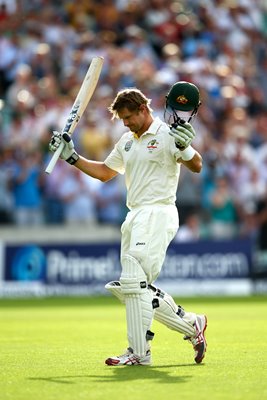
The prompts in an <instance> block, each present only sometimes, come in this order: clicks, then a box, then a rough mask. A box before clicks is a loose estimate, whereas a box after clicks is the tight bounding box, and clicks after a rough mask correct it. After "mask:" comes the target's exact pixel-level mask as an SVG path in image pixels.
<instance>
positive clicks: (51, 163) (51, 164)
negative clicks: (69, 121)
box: [45, 141, 65, 174]
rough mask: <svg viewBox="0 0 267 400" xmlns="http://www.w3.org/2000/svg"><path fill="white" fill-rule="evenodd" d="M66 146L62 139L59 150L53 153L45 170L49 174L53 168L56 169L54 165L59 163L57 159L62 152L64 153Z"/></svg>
mask: <svg viewBox="0 0 267 400" xmlns="http://www.w3.org/2000/svg"><path fill="white" fill-rule="evenodd" d="M64 146H65V144H64V142H63V141H62V142H61V143H60V145H59V146H58V148H57V150H56V151H55V153H54V154H53V157H52V158H51V160H50V162H49V164H48V165H47V167H46V170H45V172H46V173H47V174H51V172H52V171H53V169H54V167H55V165H56V163H57V160H58V159H59V157H60V154H61V153H62V150H63V148H64Z"/></svg>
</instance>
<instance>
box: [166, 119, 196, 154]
mask: <svg viewBox="0 0 267 400" xmlns="http://www.w3.org/2000/svg"><path fill="white" fill-rule="evenodd" d="M169 134H170V135H171V136H173V137H174V140H175V144H176V147H178V149H185V148H186V147H188V146H189V145H190V144H191V142H192V140H193V139H194V137H195V136H196V132H195V130H194V128H193V127H192V125H191V124H190V123H189V122H185V123H184V124H182V125H177V126H172V128H171V130H170V131H169Z"/></svg>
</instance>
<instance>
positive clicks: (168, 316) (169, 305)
mask: <svg viewBox="0 0 267 400" xmlns="http://www.w3.org/2000/svg"><path fill="white" fill-rule="evenodd" d="M105 288H106V289H108V290H110V291H111V292H112V294H114V296H116V297H117V298H118V299H119V300H120V301H121V302H122V303H125V296H124V294H123V293H122V291H121V285H120V282H119V281H112V282H109V283H107V284H106V286H105ZM148 288H149V290H150V291H151V294H152V296H153V298H152V303H153V305H154V307H155V309H154V319H155V320H157V321H158V322H160V323H162V324H163V325H165V326H167V327H168V328H169V329H172V330H174V331H177V332H179V333H182V334H183V335H185V336H190V337H191V336H193V335H194V334H195V328H194V327H193V324H194V322H195V320H196V314H194V313H190V312H186V311H185V310H183V312H182V315H181V313H179V312H178V310H179V307H178V306H177V304H176V303H175V301H174V300H173V298H172V297H171V296H170V295H169V294H168V293H166V292H163V291H162V290H160V289H158V288H156V287H155V286H154V285H153V286H152V285H149V286H148ZM152 288H153V289H152ZM178 314H180V315H178Z"/></svg>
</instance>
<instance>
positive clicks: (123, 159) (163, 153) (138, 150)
mask: <svg viewBox="0 0 267 400" xmlns="http://www.w3.org/2000/svg"><path fill="white" fill-rule="evenodd" d="M169 130H170V128H169V127H168V125H167V124H166V123H165V122H162V121H161V120H160V119H159V118H158V117H156V118H155V119H154V121H153V123H152V124H151V125H150V127H149V129H148V130H147V131H146V132H145V133H143V135H142V136H141V137H140V138H137V137H135V136H134V133H133V132H130V131H128V132H126V133H125V134H124V135H123V136H122V137H121V138H120V140H119V141H118V142H117V143H116V144H115V147H114V149H113V150H112V152H111V153H110V154H109V155H108V157H107V158H106V160H105V161H104V163H105V164H106V165H107V166H108V167H109V168H111V169H113V170H115V171H117V172H119V173H120V174H125V183H126V187H127V207H128V208H129V209H130V210H131V209H133V208H135V207H140V206H143V205H150V204H151V205H152V204H175V200H176V191H177V186H178V180H179V175H180V163H177V159H178V158H180V157H181V154H180V151H179V150H178V149H177V148H176V146H175V143H174V139H173V137H172V136H170V135H169V133H168V132H169Z"/></svg>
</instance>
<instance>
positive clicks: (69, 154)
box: [48, 131, 79, 165]
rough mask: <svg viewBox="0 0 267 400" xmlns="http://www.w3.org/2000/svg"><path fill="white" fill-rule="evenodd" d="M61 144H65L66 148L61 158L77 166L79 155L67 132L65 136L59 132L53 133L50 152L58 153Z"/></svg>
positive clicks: (64, 133)
mask: <svg viewBox="0 0 267 400" xmlns="http://www.w3.org/2000/svg"><path fill="white" fill-rule="evenodd" d="M61 142H63V143H64V147H63V150H62V152H61V154H60V158H61V159H62V160H65V161H67V162H68V163H69V164H72V165H73V164H75V163H76V161H78V160H79V155H78V153H77V152H76V151H75V149H74V143H73V140H72V139H71V137H70V135H68V134H67V133H66V132H63V134H61V133H59V132H57V131H53V135H52V137H51V140H50V142H49V145H48V147H49V150H50V151H51V152H53V153H54V152H55V151H57V149H58V147H59V146H60V143H61Z"/></svg>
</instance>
